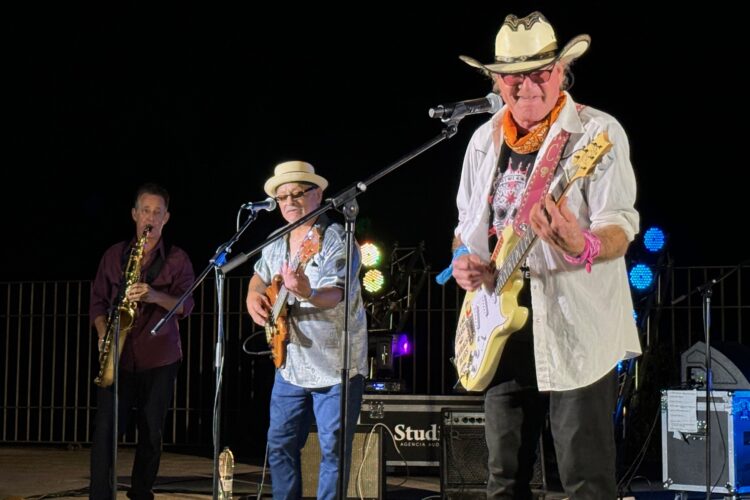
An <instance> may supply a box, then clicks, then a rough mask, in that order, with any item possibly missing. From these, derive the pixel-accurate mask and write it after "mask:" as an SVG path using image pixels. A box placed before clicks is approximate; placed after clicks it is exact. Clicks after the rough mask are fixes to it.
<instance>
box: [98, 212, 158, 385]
mask: <svg viewBox="0 0 750 500" xmlns="http://www.w3.org/2000/svg"><path fill="white" fill-rule="evenodd" d="M151 229H153V228H152V227H151V226H150V225H148V226H146V227H145V229H144V230H143V234H141V237H140V238H138V241H136V242H135V245H133V248H131V249H130V256H129V257H128V263H127V265H126V266H125V274H124V275H123V281H124V283H123V286H122V295H121V296H120V297H119V301H118V303H117V306H116V307H114V308H112V312H110V314H109V317H108V318H107V333H106V334H105V335H104V339H103V341H102V349H101V351H99V375H97V377H96V378H95V379H94V383H95V384H96V385H98V386H99V387H109V386H110V385H112V382H113V381H114V375H115V360H114V359H113V358H114V356H113V352H112V342H113V340H114V338H115V323H116V321H115V319H117V317H116V316H117V315H119V317H120V335H119V342H118V350H117V352H118V354H122V347H123V345H124V344H125V338H126V337H127V334H128V332H129V331H130V329H131V328H132V327H133V322H134V321H135V315H136V312H137V308H138V303H137V302H132V301H130V300H128V299H127V293H126V292H127V290H128V288H130V286H131V285H133V284H134V283H137V282H138V280H140V279H141V261H142V260H143V250H144V247H145V246H146V240H147V238H148V235H149V233H150V232H151Z"/></svg>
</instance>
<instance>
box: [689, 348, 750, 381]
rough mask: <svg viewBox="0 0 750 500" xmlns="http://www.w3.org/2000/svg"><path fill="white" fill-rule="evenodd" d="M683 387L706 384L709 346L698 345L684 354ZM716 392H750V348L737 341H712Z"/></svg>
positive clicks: (712, 361) (713, 378)
mask: <svg viewBox="0 0 750 500" xmlns="http://www.w3.org/2000/svg"><path fill="white" fill-rule="evenodd" d="M681 368H682V374H681V378H682V384H683V386H687V385H690V384H698V385H703V384H705V380H706V344H705V342H696V343H695V344H694V345H693V346H692V347H691V348H690V349H688V350H687V351H685V352H683V353H682V356H681ZM711 372H712V374H713V377H712V381H713V386H712V388H713V389H716V390H724V391H732V390H733V391H736V390H750V381H748V379H750V348H749V347H747V346H745V345H742V344H738V343H736V342H725V343H722V342H711Z"/></svg>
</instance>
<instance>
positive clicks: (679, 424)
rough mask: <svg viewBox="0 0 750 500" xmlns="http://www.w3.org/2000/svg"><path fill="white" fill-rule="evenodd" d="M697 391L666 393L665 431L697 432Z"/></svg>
mask: <svg viewBox="0 0 750 500" xmlns="http://www.w3.org/2000/svg"><path fill="white" fill-rule="evenodd" d="M697 403H698V391H667V430H668V431H669V432H693V433H695V432H698V407H697Z"/></svg>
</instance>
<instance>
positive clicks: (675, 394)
mask: <svg viewBox="0 0 750 500" xmlns="http://www.w3.org/2000/svg"><path fill="white" fill-rule="evenodd" d="M705 409H706V395H705V392H704V391H702V390H698V391H696V390H667V391H662V398H661V444H662V469H663V479H664V487H665V488H666V489H670V490H678V491H703V492H705V491H706V411H705ZM710 414H711V415H710V418H711V471H710V474H711V479H710V484H711V485H716V486H715V487H714V488H713V490H712V491H713V492H715V493H729V494H733V495H734V494H739V493H748V492H750V391H734V392H732V391H713V392H712V394H711V411H710Z"/></svg>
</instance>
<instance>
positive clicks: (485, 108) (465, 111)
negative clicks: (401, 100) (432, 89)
mask: <svg viewBox="0 0 750 500" xmlns="http://www.w3.org/2000/svg"><path fill="white" fill-rule="evenodd" d="M502 107H503V100H502V99H500V96H499V95H497V94H495V93H494V92H490V93H489V94H487V96H486V97H482V98H480V99H469V100H468V101H461V102H453V103H450V104H440V105H439V106H437V107H435V108H430V111H429V112H428V114H429V115H430V118H439V119H441V120H443V121H448V120H455V119H461V118H463V117H464V116H468V115H476V114H477V113H493V114H494V113H497V112H498V111H499V110H500V108H502Z"/></svg>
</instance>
